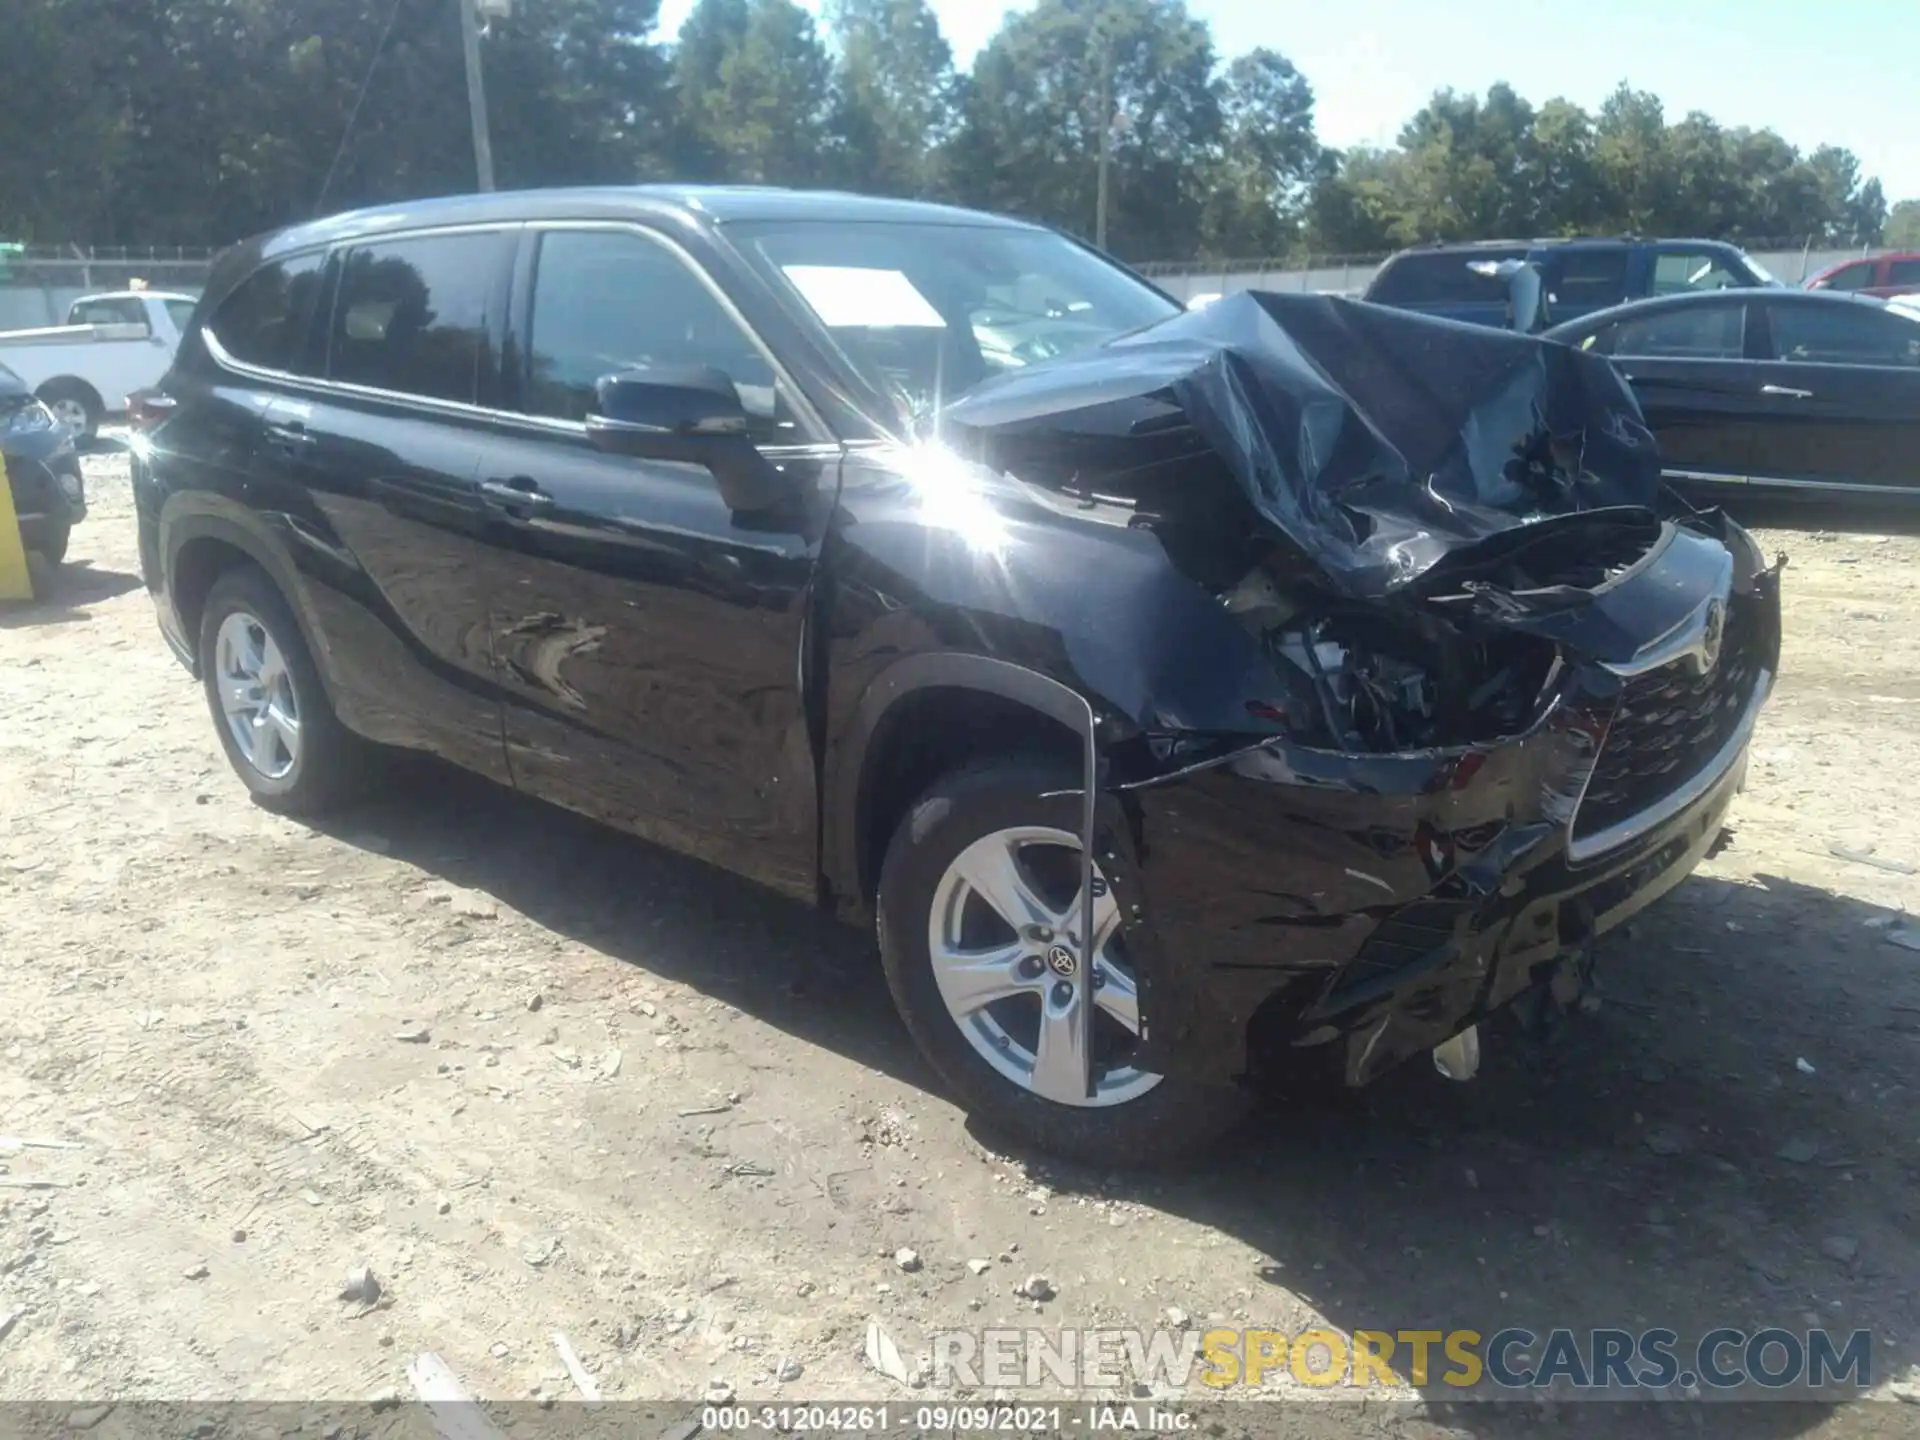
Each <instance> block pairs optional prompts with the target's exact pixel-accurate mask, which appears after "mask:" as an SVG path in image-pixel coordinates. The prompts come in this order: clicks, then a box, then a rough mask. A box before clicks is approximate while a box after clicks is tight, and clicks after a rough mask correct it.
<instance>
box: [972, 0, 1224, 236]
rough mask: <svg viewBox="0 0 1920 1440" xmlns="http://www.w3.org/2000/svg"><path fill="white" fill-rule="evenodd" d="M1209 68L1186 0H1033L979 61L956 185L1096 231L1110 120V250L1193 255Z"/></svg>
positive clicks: (1211, 95) (1216, 127)
mask: <svg viewBox="0 0 1920 1440" xmlns="http://www.w3.org/2000/svg"><path fill="white" fill-rule="evenodd" d="M1213 70H1214V51H1213V40H1212V37H1211V35H1210V34H1209V32H1208V30H1207V26H1206V24H1205V22H1204V21H1201V20H1197V19H1195V18H1194V17H1193V16H1192V15H1190V14H1189V13H1188V11H1187V8H1186V6H1185V5H1184V4H1183V3H1182V0H1039V3H1038V4H1037V5H1035V7H1034V8H1033V9H1032V10H1030V11H1027V12H1024V13H1016V14H1014V15H1011V16H1010V17H1009V18H1008V20H1007V21H1006V23H1005V24H1004V25H1003V26H1002V27H1001V29H1000V31H999V33H998V34H996V35H995V36H994V37H993V39H992V40H991V41H989V42H988V44H987V46H986V48H985V49H983V50H982V51H981V52H980V55H979V58H978V59H977V60H976V61H975V64H974V69H973V75H972V77H971V83H970V84H969V85H968V86H967V87H966V91H965V111H964V118H963V121H962V124H963V127H964V133H963V134H962V136H961V137H960V138H959V140H958V141H957V143H956V145H955V147H954V166H953V176H954V184H955V187H956V189H957V190H958V192H959V194H960V195H961V196H962V197H963V198H965V199H966V200H967V201H969V202H970V203H973V204H977V205H983V206H985V207H987V208H989V209H996V210H1005V211H1012V212H1015V213H1018V214H1023V215H1028V216H1031V217H1033V218H1035V219H1039V220H1044V221H1048V222H1050V223H1052V224H1056V225H1059V226H1061V227H1063V228H1065V229H1068V230H1072V231H1076V232H1078V233H1079V234H1081V235H1087V236H1091V235H1093V234H1094V233H1095V229H1096V224H1095V212H1096V210H1097V201H1096V194H1097V190H1098V179H1097V176H1098V159H1099V153H1100V146H1101V139H1100V136H1101V131H1102V129H1103V128H1105V127H1107V126H1109V125H1111V126H1112V127H1113V132H1114V133H1113V137H1112V142H1111V143H1112V165H1111V176H1110V180H1111V189H1110V194H1109V204H1108V243H1109V246H1110V247H1111V248H1112V249H1114V250H1115V251H1116V252H1118V253H1120V254H1123V255H1128V256H1132V257H1137V258H1142V259H1144V258H1149V257H1154V256H1177V255H1191V254H1194V253H1196V252H1197V251H1198V249H1199V246H1200V225H1199V216H1200V213H1201V210H1202V207H1203V203H1204V200H1205V195H1204V189H1205V179H1204V174H1203V167H1202V166H1201V165H1200V164H1198V163H1197V162H1198V161H1199V160H1200V158H1201V157H1202V156H1204V155H1205V154H1207V153H1208V152H1209V150H1210V149H1211V147H1213V146H1214V145H1215V143H1216V142H1217V140H1218V138H1219V136H1220V133H1221V120H1220V101H1219V96H1218V94H1217V93H1216V91H1215V88H1214V85H1213ZM1103 96H1104V97H1105V98H1107V99H1108V100H1110V101H1111V107H1112V108H1111V109H1106V108H1104V107H1103V105H1102V97H1103Z"/></svg>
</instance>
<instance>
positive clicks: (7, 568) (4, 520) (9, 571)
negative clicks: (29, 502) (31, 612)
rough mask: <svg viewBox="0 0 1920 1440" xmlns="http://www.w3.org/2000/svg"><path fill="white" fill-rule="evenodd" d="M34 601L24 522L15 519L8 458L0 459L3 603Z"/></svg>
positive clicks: (0, 594) (0, 586) (0, 588)
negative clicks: (21, 534) (5, 601)
mask: <svg viewBox="0 0 1920 1440" xmlns="http://www.w3.org/2000/svg"><path fill="white" fill-rule="evenodd" d="M31 599H33V577H32V576H31V575H29V574H28V573H27V547H26V546H25V545H24V544H22V543H21V540H20V522H19V520H17V519H16V518H14V513H13V484H12V482H11V481H9V480H8V479H7V457H6V456H4V455H0V600H31Z"/></svg>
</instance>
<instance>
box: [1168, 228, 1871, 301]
mask: <svg viewBox="0 0 1920 1440" xmlns="http://www.w3.org/2000/svg"><path fill="white" fill-rule="evenodd" d="M1649 238H1651V237H1649ZM1735 243H1737V244H1739V245H1740V246H1741V248H1742V249H1744V250H1745V251H1746V252H1747V253H1748V254H1749V255H1751V256H1752V257H1753V258H1754V259H1755V260H1757V261H1759V262H1760V264H1761V265H1763V266H1765V267H1766V269H1767V270H1768V272H1769V273H1771V274H1772V275H1773V276H1774V277H1775V278H1776V279H1778V280H1780V281H1782V282H1783V283H1785V284H1788V285H1799V284H1801V283H1802V282H1804V281H1806V280H1808V279H1810V278H1811V277H1813V276H1815V275H1818V274H1819V273H1820V272H1821V271H1822V270H1825V269H1827V268H1828V267H1829V266H1833V265H1838V264H1840V263H1841V262H1843V261H1846V260H1858V259H1863V258H1865V257H1867V256H1872V255H1881V254H1885V253H1886V251H1887V248H1888V247H1886V246H1883V245H1881V246H1876V245H1852V246H1837V245H1834V244H1832V243H1830V242H1828V241H1826V240H1821V239H1813V238H1809V237H1807V236H1799V237H1791V236H1789V237H1776V238H1772V239H1762V240H1744V241H1737V242H1735ZM1387 253H1388V252H1384V251H1383V252H1381V253H1378V254H1371V255H1316V254H1313V253H1312V252H1310V251H1301V252H1299V253H1296V254H1293V255H1280V256H1266V257H1262V258H1257V259H1248V260H1152V261H1148V262H1147V263H1145V264H1142V265H1135V266H1134V267H1133V268H1134V269H1136V270H1138V271H1139V272H1140V273H1141V274H1143V275H1146V276H1150V277H1151V278H1153V279H1154V280H1156V281H1158V282H1159V283H1160V285H1161V286H1162V287H1163V288H1164V289H1166V290H1167V291H1168V292H1169V293H1170V294H1173V295H1177V296H1178V297H1179V298H1180V299H1182V300H1191V299H1193V298H1194V297H1195V296H1196V295H1208V294H1212V295H1230V294H1232V293H1234V292H1235V291H1238V290H1279V291H1284V292H1289V293H1294V294H1331V295H1358V294H1359V293H1360V292H1361V291H1363V290H1365V289H1366V288H1367V285H1368V282H1370V281H1371V280H1372V279H1373V274H1374V272H1375V271H1376V270H1378V269H1379V268H1380V265H1381V263H1382V262H1383V261H1385V260H1386V258H1387Z"/></svg>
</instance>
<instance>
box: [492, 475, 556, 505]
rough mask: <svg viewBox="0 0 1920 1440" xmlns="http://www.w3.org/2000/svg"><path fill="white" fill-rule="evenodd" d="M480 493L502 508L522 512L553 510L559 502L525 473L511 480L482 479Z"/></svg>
mask: <svg viewBox="0 0 1920 1440" xmlns="http://www.w3.org/2000/svg"><path fill="white" fill-rule="evenodd" d="M480 494H481V495H482V496H483V497H485V499H486V500H487V501H489V502H490V503H491V504H494V505H497V506H499V507H500V508H501V509H502V510H506V511H520V512H522V513H528V512H532V511H536V510H551V509H553V507H554V505H555V504H556V503H557V502H556V501H555V500H554V498H553V496H551V495H549V494H548V493H547V492H546V491H544V490H542V489H541V488H540V487H539V485H538V484H536V483H535V482H534V481H533V480H532V479H531V478H530V477H528V476H525V475H516V476H514V477H513V478H512V479H511V480H482V481H481V482H480Z"/></svg>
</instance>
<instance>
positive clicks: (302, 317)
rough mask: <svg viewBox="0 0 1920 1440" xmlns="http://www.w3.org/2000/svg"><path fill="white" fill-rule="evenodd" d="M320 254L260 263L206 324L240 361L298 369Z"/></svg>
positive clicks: (310, 318)
mask: <svg viewBox="0 0 1920 1440" xmlns="http://www.w3.org/2000/svg"><path fill="white" fill-rule="evenodd" d="M323 258H324V257H323V256H322V255H321V253H320V252H318V251H315V252H314V253H312V254H310V255H293V256H289V257H288V258H286V259H284V260H276V261H274V262H272V263H271V264H268V265H263V266H261V267H260V268H259V269H258V270H256V271H254V272H253V274H251V275H249V276H248V277H247V278H246V279H245V280H242V281H241V282H240V283H239V284H238V285H237V286H235V287H234V289H233V291H232V293H231V294H229V295H228V296H227V298H226V299H224V300H222V301H221V302H220V306H219V308H218V309H217V310H215V311H214V313H213V317H212V319H210V320H209V321H208V322H207V326H206V329H207V331H208V333H209V334H210V335H211V336H212V337H213V341H214V343H215V344H216V345H218V346H219V348H220V349H221V350H222V351H224V352H225V353H226V354H227V355H229V356H231V357H232V358H233V359H235V360H238V361H239V362H240V363H241V364H243V365H254V366H258V367H259V368H261V369H263V370H281V371H289V372H294V373H299V372H301V371H303V370H305V369H307V368H309V367H307V365H306V364H305V356H306V352H307V348H308V347H307V343H306V342H307V335H308V331H309V328H310V326H311V325H312V321H313V311H314V305H315V303H316V301H317V300H318V298H319V294H320V275H321V264H322V260H323Z"/></svg>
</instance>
